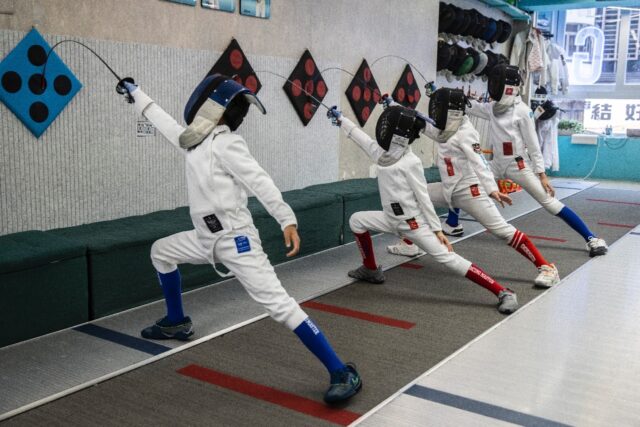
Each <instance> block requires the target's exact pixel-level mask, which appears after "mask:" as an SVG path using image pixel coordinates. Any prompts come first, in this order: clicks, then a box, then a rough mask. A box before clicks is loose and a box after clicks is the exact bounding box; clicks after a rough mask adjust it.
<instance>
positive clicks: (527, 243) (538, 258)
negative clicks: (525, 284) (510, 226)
mask: <svg viewBox="0 0 640 427" xmlns="http://www.w3.org/2000/svg"><path fill="white" fill-rule="evenodd" d="M509 245H511V246H512V247H514V248H515V249H516V251H518V252H520V253H521V254H522V255H524V256H525V257H526V258H528V259H529V260H530V261H531V262H532V263H534V264H535V265H536V267H540V266H541V265H549V262H548V261H547V260H546V259H544V257H543V256H542V254H541V253H540V251H539V250H538V248H536V245H534V244H533V242H532V241H531V240H530V239H529V236H527V235H526V234H524V233H523V232H522V231H519V230H516V233H515V234H514V235H513V239H511V242H509Z"/></svg>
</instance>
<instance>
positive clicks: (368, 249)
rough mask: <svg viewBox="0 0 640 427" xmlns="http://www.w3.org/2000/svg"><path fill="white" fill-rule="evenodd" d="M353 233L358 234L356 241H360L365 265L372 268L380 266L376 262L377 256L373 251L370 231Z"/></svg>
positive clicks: (359, 245) (359, 244)
mask: <svg viewBox="0 0 640 427" xmlns="http://www.w3.org/2000/svg"><path fill="white" fill-rule="evenodd" d="M353 235H354V236H356V242H358V247H359V248H360V254H361V255H362V263H363V264H364V266H365V267H367V268H368V269H370V270H375V269H376V268H378V264H376V256H375V254H374V253H373V242H372V241H371V235H370V234H369V232H368V231H365V232H364V233H353Z"/></svg>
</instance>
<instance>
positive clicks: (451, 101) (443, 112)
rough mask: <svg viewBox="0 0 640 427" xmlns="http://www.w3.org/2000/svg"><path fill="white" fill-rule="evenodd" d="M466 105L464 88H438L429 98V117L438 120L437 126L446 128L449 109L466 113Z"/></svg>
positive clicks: (442, 128)
mask: <svg viewBox="0 0 640 427" xmlns="http://www.w3.org/2000/svg"><path fill="white" fill-rule="evenodd" d="M466 105H467V97H466V96H465V95H464V92H463V91H462V90H460V89H451V88H448V87H443V88H440V89H438V90H436V91H435V92H434V93H433V94H432V95H431V98H430V99H429V117H430V118H431V119H432V120H433V121H435V122H436V123H435V125H434V126H435V127H436V128H438V129H440V130H445V128H446V127H447V118H448V115H449V110H455V111H461V112H462V114H464V110H465V107H466Z"/></svg>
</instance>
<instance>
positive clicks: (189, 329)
mask: <svg viewBox="0 0 640 427" xmlns="http://www.w3.org/2000/svg"><path fill="white" fill-rule="evenodd" d="M140 334H141V335H142V337H143V338H147V339H150V340H170V339H176V340H180V341H187V340H188V339H189V337H190V336H191V335H193V324H192V323H191V318H190V317H189V316H186V317H185V318H184V319H182V320H181V321H179V322H178V323H172V322H170V321H169V319H168V318H167V317H166V316H165V317H163V318H162V319H160V320H158V321H157V322H156V323H155V324H154V325H152V326H149V327H148V328H144V329H143V330H142V332H141V333H140Z"/></svg>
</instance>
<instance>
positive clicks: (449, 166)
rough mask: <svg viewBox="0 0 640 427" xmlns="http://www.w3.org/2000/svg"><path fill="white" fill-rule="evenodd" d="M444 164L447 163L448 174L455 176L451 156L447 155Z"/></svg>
mask: <svg viewBox="0 0 640 427" xmlns="http://www.w3.org/2000/svg"><path fill="white" fill-rule="evenodd" d="M444 164H445V165H447V175H449V176H454V175H455V174H456V173H455V172H454V170H453V162H451V157H445V158H444Z"/></svg>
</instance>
